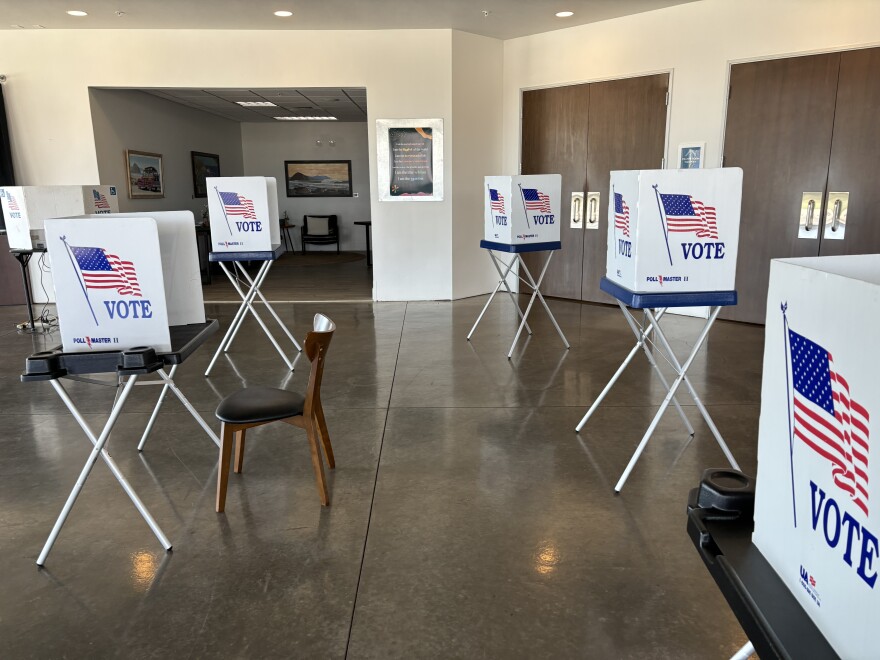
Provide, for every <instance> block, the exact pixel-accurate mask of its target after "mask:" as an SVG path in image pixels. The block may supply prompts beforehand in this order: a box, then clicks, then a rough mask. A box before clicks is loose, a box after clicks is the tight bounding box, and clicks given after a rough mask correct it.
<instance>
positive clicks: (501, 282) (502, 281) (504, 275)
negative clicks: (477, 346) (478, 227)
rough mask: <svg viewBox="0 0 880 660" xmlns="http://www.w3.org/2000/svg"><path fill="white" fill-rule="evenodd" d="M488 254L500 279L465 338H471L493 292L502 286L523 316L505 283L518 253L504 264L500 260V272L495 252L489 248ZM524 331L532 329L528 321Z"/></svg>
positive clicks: (520, 315)
mask: <svg viewBox="0 0 880 660" xmlns="http://www.w3.org/2000/svg"><path fill="white" fill-rule="evenodd" d="M489 256H490V257H492V265H493V266H495V270H496V271H498V275H499V276H500V277H501V279H500V280H499V281H498V285H497V286H496V287H495V290H494V291H493V292H492V295H491V296H489V300H487V301H486V304H485V305H483V310H482V311H481V312H480V315H479V316H478V317H477V320H476V321H475V322H474V327H473V328H471V331H470V332H469V333H468V336H467V340H468V341H470V340H471V336H472V335H473V334H474V331H475V330H476V329H477V326H478V325H480V321H482V320H483V315H484V314H485V313H486V310H487V309H489V305H491V304H492V299H493V298H495V294H496V293H498V289H500V288H501V287H502V286H503V287H504V288H505V289H507V295H508V296H510V301H511V302H512V303H513V306H514V307H515V308H516V312H517V314H519V317H520V318H522V317H523V313H522V310H521V309H520V308H519V304H518V303H517V301H516V296H515V295H514V294H513V291H511V289H510V285H509V284H508V283H507V276H508V275H509V274H510V271H511V270H513V267H514V266H515V265H516V263H517V260H518V259H519V256H518V255H514V257H513V259H511V260H510V263H508V264H505V263H504V262H503V261H501V264H502V265H504V266H506V268H505V269H504V272H503V273H502V272H501V266H499V265H498V262H499V261H500V259H498V257H496V256H495V253H494V252H492V250H489ZM526 331H527V332H528V333H529V334H532V329H531V328H530V327H529V325H528V323H526Z"/></svg>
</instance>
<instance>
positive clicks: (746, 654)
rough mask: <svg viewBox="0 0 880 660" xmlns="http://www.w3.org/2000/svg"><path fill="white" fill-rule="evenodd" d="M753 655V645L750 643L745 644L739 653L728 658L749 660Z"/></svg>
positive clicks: (731, 659)
mask: <svg viewBox="0 0 880 660" xmlns="http://www.w3.org/2000/svg"><path fill="white" fill-rule="evenodd" d="M754 654H755V647H754V645H753V644H752V643H751V642H746V643H745V644H744V645H743V647H742V648H741V649H740V650H739V651H737V652H736V653H734V654H733V655H732V656H730V660H749V658H751V657H752V656H753V655H754Z"/></svg>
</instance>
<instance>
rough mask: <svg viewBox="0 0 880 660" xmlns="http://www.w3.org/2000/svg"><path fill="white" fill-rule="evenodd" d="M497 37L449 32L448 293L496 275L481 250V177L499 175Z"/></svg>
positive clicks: (460, 293) (467, 291)
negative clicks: (452, 164) (452, 127)
mask: <svg viewBox="0 0 880 660" xmlns="http://www.w3.org/2000/svg"><path fill="white" fill-rule="evenodd" d="M503 55H504V52H503V48H502V42H501V41H499V40H497V39H489V38H486V37H480V36H477V35H475V34H469V33H467V32H454V33H453V35H452V117H453V121H454V122H455V131H453V135H454V139H453V143H452V154H453V158H455V168H454V169H453V170H452V191H453V193H452V194H453V203H452V286H453V297H455V298H464V297H467V296H475V295H478V294H481V293H485V292H486V282H491V281H492V280H493V279H497V277H498V276H497V273H496V272H495V269H494V267H493V266H492V262H491V261H490V260H489V255H488V254H487V253H486V251H485V250H482V249H480V239H482V238H483V192H484V187H483V177H485V176H489V175H493V174H501V144H502V142H501V140H502V130H501V128H502V127H501V121H500V120H501V114H500V112H499V111H498V99H499V98H501V90H502V87H501V73H502V67H503Z"/></svg>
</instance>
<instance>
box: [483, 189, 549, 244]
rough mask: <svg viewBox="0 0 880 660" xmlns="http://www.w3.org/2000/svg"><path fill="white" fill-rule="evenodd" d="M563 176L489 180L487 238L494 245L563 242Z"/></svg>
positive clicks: (486, 211) (485, 194) (485, 219)
mask: <svg viewBox="0 0 880 660" xmlns="http://www.w3.org/2000/svg"><path fill="white" fill-rule="evenodd" d="M561 190H562V176H561V175H559V174H534V175H525V176H487V177H486V178H485V182H484V185H483V200H484V203H483V207H484V214H483V215H484V218H483V225H484V231H483V237H484V239H485V240H486V241H489V242H490V243H501V244H504V245H524V244H529V243H557V242H559V224H560V222H561V217H560V209H561Z"/></svg>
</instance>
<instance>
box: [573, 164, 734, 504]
mask: <svg viewBox="0 0 880 660" xmlns="http://www.w3.org/2000/svg"><path fill="white" fill-rule="evenodd" d="M741 197H742V170H741V169H739V168H735V167H733V168H721V169H707V170H638V171H625V172H612V173H611V195H610V199H609V203H608V259H607V271H606V276H605V277H603V278H602V280H601V281H600V282H599V288H600V289H601V290H602V291H604V292H605V293H607V294H608V295H610V296H611V297H612V298H614V299H615V300H616V302H617V305H618V307H619V308H620V311H621V313H622V314H623V316H624V318H625V319H626V322H627V325H628V326H629V328H630V330H631V331H632V333H633V335H634V336H635V339H636V344H635V346H633V348H632V349H631V350H630V352H629V354H628V355H627V356H626V358H624V360H623V362H622V363H621V365H620V367H618V369H617V371H616V372H615V373H614V375H613V376H612V377H611V380H609V381H608V384H607V385H605V388H604V389H603V390H602V391H601V392H600V393H599V396H598V397H596V399H595V400H594V401H593V404H592V405H591V406H590V408H589V409H588V410H587V412H586V413H585V414H584V416H583V418H581V421H580V422H579V423H578V425H577V426H576V427H575V431H576V432H578V433H579V432H580V431H581V430H583V428H584V426H585V425H586V423H587V422H588V421H589V419H590V417H592V415H593V413H595V412H596V410H597V408H598V407H599V405H600V404H601V403H602V401H603V400H604V399H605V397H606V396H607V395H608V393H609V392H610V390H611V388H612V387H613V386H614V384H615V383H616V382H617V380H618V379H619V378H620V376H621V374H622V373H623V372H624V370H625V369H626V368H627V366H628V365H629V363H630V362H631V361H632V359H633V358H634V357H635V356H636V354H638V353H639V351H640V350H641V351H642V352H643V353H644V354H645V357H646V359H647V360H648V364H650V365H651V368H652V369H653V370H654V373H655V374H656V376H657V378H658V379H659V380H660V383H661V384H662V385H663V389H664V390H665V392H666V396H665V397H664V398H663V401H662V402H661V404H660V406H659V407H658V409H657V412H656V413H655V415H654V418H653V419H652V420H651V423H650V424H649V425H648V428H647V430H646V431H645V433H644V435H643V436H642V439H641V441H639V443H638V445H637V446H636V449H635V451H634V453H633V455H632V457H631V458H630V460H629V463H627V466H626V468H625V469H624V471H623V474H622V475H621V476H620V479H618V481H617V484H616V485H615V486H614V490H615V491H616V492H620V490H621V489H622V488H623V486H624V484H625V483H626V480H627V479H628V478H629V475H630V473H631V472H632V470H633V469H634V468H635V465H636V463H637V462H638V460H639V457H640V456H641V455H642V452H643V451H644V450H645V447H646V446H647V444H648V441H649V440H650V439H651V437H652V435H653V434H654V431H655V430H656V429H657V425H658V424H659V423H660V420H661V418H662V417H663V415H664V413H665V412H666V410H667V409H668V408H669V406H670V405H672V406H674V408H675V410H676V412H677V413H678V416H679V417H680V418H681V421H682V424H683V426H684V428H685V429H686V430H687V433H688V435H690V436H694V435H695V430H694V427H693V426H692V425H691V423H690V421H689V420H688V418H687V416H686V415H685V413H684V410H683V409H682V407H681V404H680V403H679V401H678V398H677V397H676V393H677V392H678V389H679V387H680V386H681V385H684V386H685V388H686V390H687V391H688V393H689V394H690V398H691V399H692V400H693V402H694V404H695V405H696V407H697V410H698V411H699V413H700V416H701V417H702V418H703V421H704V422H706V426H707V427H708V428H709V431H710V432H711V433H712V435H713V437H714V438H715V441H716V442H717V443H718V446H719V448H720V449H721V451H723V452H724V455H725V457H726V458H727V460H728V461H729V463H730V465H731V466H732V467H733V468H735V469H739V465H738V464H737V462H736V459H735V458H734V457H733V454H732V453H731V451H730V448H729V447H728V446H727V443H725V442H724V438H723V437H722V435H721V432H720V431H719V430H718V427H717V426H716V425H715V422H714V421H713V419H712V417H711V415H710V414H709V411H708V410H707V409H706V406H705V405H704V404H703V402H702V400H701V399H700V396H699V394H698V393H697V391H696V388H695V387H694V385H693V383H692V382H691V380H690V378H688V375H687V373H688V369H690V367H691V365H692V364H693V362H694V359H695V358H696V356H697V353H698V352H699V350H700V349H701V348H702V346H703V345H704V343H705V342H706V339H707V337H708V336H709V331H710V330H711V329H712V326H713V324H714V323H715V319H716V318H717V317H718V314H719V312H720V311H721V309H722V308H723V307H726V306H729V305H735V304H736V301H737V296H736V290H735V289H734V280H735V277H736V256H737V247H738V245H739V215H740V202H741ZM681 307H708V308H709V314H708V318H707V320H706V322H705V324H704V325H703V329H702V330H701V331H700V334H699V335H698V336H697V338H696V340H695V341H694V342H693V343H691V344H690V345H689V349H690V350H689V352H688V353H687V354H686V355H683V356H682V357H681V359H679V357H678V356H676V355H675V352H674V351H673V350H672V345H671V343H670V341H669V340H668V339H667V337H666V335H665V333H664V331H663V328H662V327H661V325H660V320H661V319H662V317H663V316H664V315H665V314H666V313H667V312H668V311H669V310H670V309H674V308H681ZM632 310H642V313H641V318H637V315H636V314H634V312H633V311H632ZM656 355H659V356H660V357H661V358H662V362H661V363H666V364H668V365H669V366H670V367H671V368H672V371H673V373H674V374H675V378H674V379H673V380H672V382H671V383H670V382H668V381H667V379H666V377H665V376H664V375H663V371H662V370H661V369H660V367H659V366H658V360H657V359H656Z"/></svg>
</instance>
